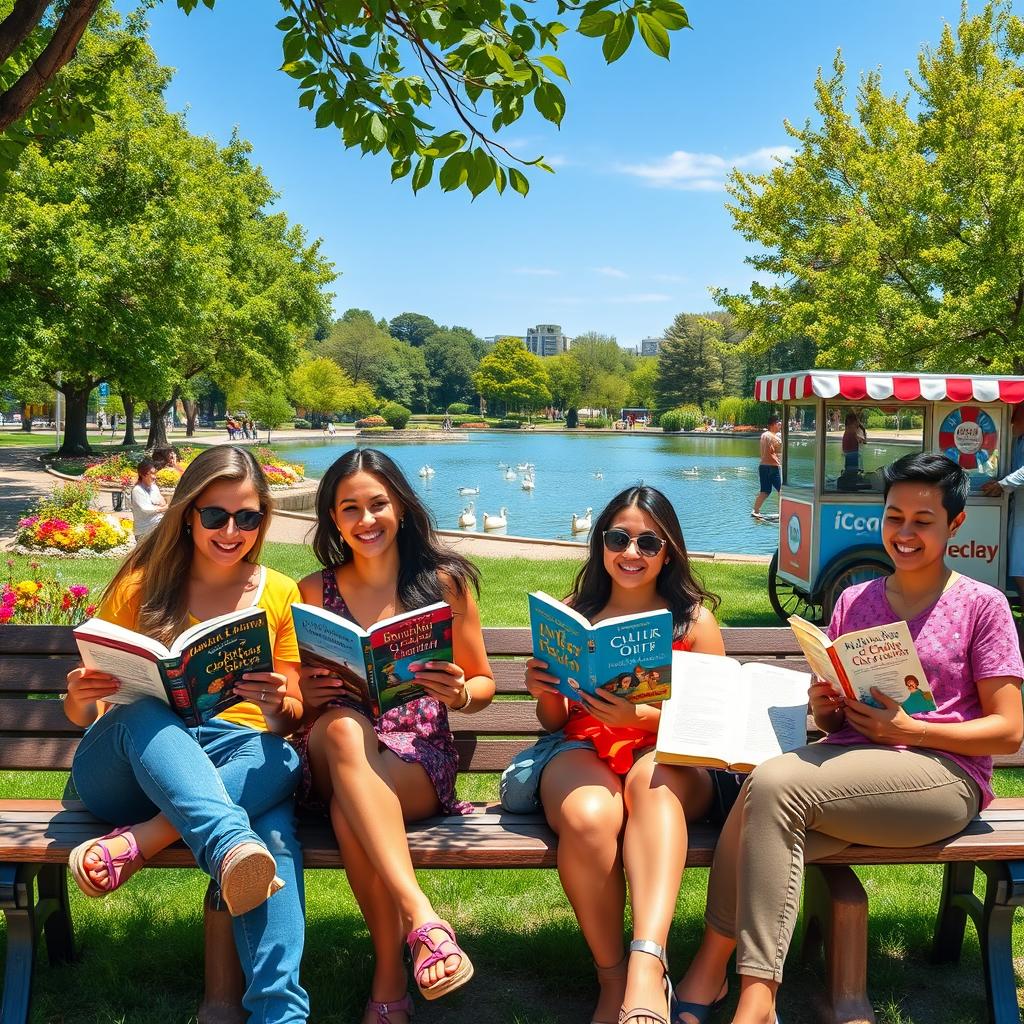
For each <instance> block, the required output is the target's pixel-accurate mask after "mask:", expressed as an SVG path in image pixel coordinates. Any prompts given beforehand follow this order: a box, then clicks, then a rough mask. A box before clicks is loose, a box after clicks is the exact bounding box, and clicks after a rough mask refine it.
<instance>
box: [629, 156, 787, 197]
mask: <svg viewBox="0 0 1024 1024" xmlns="http://www.w3.org/2000/svg"><path fill="white" fill-rule="evenodd" d="M795 153H796V150H794V149H792V148H791V147H790V146H764V147H762V148H761V149H755V150H754V151H753V152H752V153H744V154H742V155H740V156H735V157H723V156H718V155H717V154H716V153H688V152H687V151H686V150H685V149H678V150H676V151H675V152H674V153H669V155H668V156H665V157H661V158H660V159H658V160H651V161H649V162H648V163H640V164H620V165H619V167H618V170H619V171H620V172H621V173H622V174H628V175H631V176H632V177H634V178H639V179H640V180H641V181H643V182H645V183H646V184H647V185H650V186H651V187H652V188H674V189H680V190H682V191H686V192H720V191H721V190H722V189H723V188H725V177H726V175H727V174H728V173H729V171H731V170H732V169H733V168H734V167H735V168H738V169H739V170H741V171H752V172H754V173H763V172H764V171H767V170H769V169H770V168H772V167H774V166H775V165H776V163H777V162H778V161H780V160H788V159H789V158H790V157H792V156H793V155H794V154H795Z"/></svg>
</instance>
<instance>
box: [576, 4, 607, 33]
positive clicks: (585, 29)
mask: <svg viewBox="0 0 1024 1024" xmlns="http://www.w3.org/2000/svg"><path fill="white" fill-rule="evenodd" d="M614 26H615V15H614V14H612V12H611V11H597V12H595V13H594V14H584V15H583V17H582V18H580V24H579V28H578V29H577V31H578V32H579V34H580V35H581V36H592V37H594V38H596V37H598V36H606V35H608V33H609V32H611V30H612V28H613V27H614Z"/></svg>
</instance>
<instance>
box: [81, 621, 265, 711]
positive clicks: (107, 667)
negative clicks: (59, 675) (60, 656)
mask: <svg viewBox="0 0 1024 1024" xmlns="http://www.w3.org/2000/svg"><path fill="white" fill-rule="evenodd" d="M74 634H75V640H76V641H77V642H78V650H79V653H80V654H81V655H82V662H83V663H84V664H85V666H86V668H94V669H97V670H98V671H100V672H107V673H109V674H110V675H112V676H114V677H115V678H116V679H117V680H118V682H119V686H118V688H117V691H116V692H115V693H112V694H110V695H109V696H108V697H104V698H103V700H104V701H105V702H106V703H107V704H132V703H134V702H135V701H136V700H139V699H141V698H142V697H156V698H157V699H158V700H162V701H164V703H166V704H169V705H170V706H171V707H172V708H173V709H174V710H175V711H176V712H177V713H178V714H179V715H180V716H181V718H182V720H183V721H184V722H185V724H186V725H188V726H197V725H200V724H201V723H203V722H208V721H209V720H210V719H211V718H215V717H216V716H217V715H219V714H220V713H221V712H222V711H224V710H225V709H226V708H229V707H231V705H232V704H237V703H239V702H240V701H241V700H243V698H242V697H240V696H237V695H236V694H235V692H234V684H235V683H236V682H237V681H238V680H239V679H241V677H242V676H243V675H244V674H245V673H247V672H273V671H274V650H273V647H272V645H271V642H270V630H269V627H268V625H267V613H266V612H265V611H264V610H263V609H262V608H259V607H255V608H241V609H239V610H237V611H234V612H229V613H228V614H227V615H218V616H217V617H216V618H213V619H207V620H206V621H205V622H200V623H198V624H197V625H195V626H192V627H191V628H190V629H187V630H186V631H185V632H184V633H182V634H181V636H179V637H178V638H177V639H176V640H175V641H174V643H173V644H171V646H170V647H165V646H164V645H163V644H161V643H160V642H159V641H157V640H153V639H151V638H150V637H148V636H144V635H143V634H141V633H136V632H134V631H133V630H130V629H125V628H124V627H123V626H118V625H116V624H115V623H113V622H106V621H105V620H103V619H89V620H87V621H86V622H83V623H82V624H81V625H80V626H76V627H75V630H74Z"/></svg>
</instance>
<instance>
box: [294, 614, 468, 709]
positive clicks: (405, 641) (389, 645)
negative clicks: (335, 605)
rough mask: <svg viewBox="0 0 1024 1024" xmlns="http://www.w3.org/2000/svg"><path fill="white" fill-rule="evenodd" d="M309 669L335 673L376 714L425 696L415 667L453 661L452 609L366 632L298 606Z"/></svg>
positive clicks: (398, 619)
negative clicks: (416, 677)
mask: <svg viewBox="0 0 1024 1024" xmlns="http://www.w3.org/2000/svg"><path fill="white" fill-rule="evenodd" d="M292 618H293V619H294V621H295V636H296V638H297V639H298V642H299V657H300V659H301V661H302V664H303V665H321V666H323V667H325V668H329V669H330V670H331V672H332V674H333V675H336V676H338V678H340V679H341V680H342V681H343V682H344V683H345V685H346V693H345V694H339V696H348V697H350V698H353V699H355V700H357V701H359V703H361V704H362V705H363V706H364V707H366V708H367V710H369V711H371V712H372V713H373V714H374V715H382V714H384V712H385V711H390V710H391V709H392V708H397V707H399V706H400V705H402V704H408V703H409V701H411V700H416V699H417V698H418V697H422V696H423V695H424V690H423V687H421V686H419V685H418V684H417V683H416V682H415V680H414V679H413V673H412V671H411V670H410V668H409V666H410V665H423V664H425V663H426V662H428V661H451V660H452V658H453V654H452V610H451V608H450V607H449V606H448V605H447V604H445V603H444V602H443V601H439V602H438V603H437V604H430V605H427V606H426V607H425V608H417V609H415V610H414V611H411V612H403V613H402V614H401V615H394V616H392V617H391V618H389V619H381V621H380V622H375V623H374V624H373V625H372V626H371V627H370V628H369V629H362V628H361V627H360V626H357V625H356V624H355V623H354V622H352V621H351V620H350V619H343V618H342V617H341V616H340V615H335V614H334V613H333V612H329V611H327V610H326V609H324V608H318V607H316V605H311V604H293V605H292Z"/></svg>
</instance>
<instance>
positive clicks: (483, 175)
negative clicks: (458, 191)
mask: <svg viewBox="0 0 1024 1024" xmlns="http://www.w3.org/2000/svg"><path fill="white" fill-rule="evenodd" d="M496 163H497V161H496V160H495V159H494V157H492V156H491V155H490V153H488V152H487V150H485V149H483V148H478V149H474V150H473V166H472V168H471V169H470V172H469V191H470V192H472V193H473V198H474V199H476V197H477V196H478V195H480V193H481V192H486V191H487V189H489V188H490V187H491V185H493V184H494V167H495V164H496Z"/></svg>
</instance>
